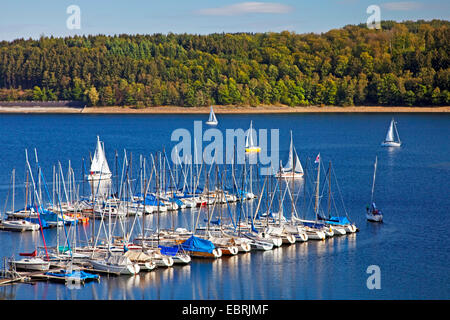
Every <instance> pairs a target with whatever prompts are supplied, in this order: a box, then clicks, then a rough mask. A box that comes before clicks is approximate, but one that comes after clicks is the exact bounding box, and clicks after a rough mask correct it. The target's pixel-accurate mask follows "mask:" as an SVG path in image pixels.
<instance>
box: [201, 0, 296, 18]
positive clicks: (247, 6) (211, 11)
mask: <svg viewBox="0 0 450 320" xmlns="http://www.w3.org/2000/svg"><path fill="white" fill-rule="evenodd" d="M292 10H293V9H292V7H290V6H287V5H284V4H280V3H270V2H242V3H236V4H232V5H229V6H224V7H219V8H208V9H202V10H199V11H197V13H199V14H202V15H211V16H234V15H240V14H246V13H287V12H289V11H292Z"/></svg>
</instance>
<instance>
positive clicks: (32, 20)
mask: <svg viewBox="0 0 450 320" xmlns="http://www.w3.org/2000/svg"><path fill="white" fill-rule="evenodd" d="M73 4H74V5H78V6H79V8H80V10H81V28H80V29H79V30H70V29H68V28H67V26H66V20H67V19H68V18H69V16H70V14H67V13H66V10H67V7H69V6H70V5H73ZM373 4H374V5H378V6H379V7H380V9H381V19H382V20H396V21H404V20H418V19H424V20H431V19H444V20H450V19H449V12H450V3H449V1H442V0H441V1H437V0H428V1H427V0H418V1H390V0H386V1H377V0H367V1H366V0H297V1H294V0H269V1H265V0H256V1H245V0H244V1H239V0H216V1H213V0H165V1H161V0H159V1H156V0H127V1H107V0H69V1H67V0H38V1H37V0H14V1H3V3H2V4H1V5H0V40H13V39H16V38H26V39H27V38H30V37H31V38H38V37H39V36H40V35H42V34H44V35H46V36H50V35H53V36H68V35H75V34H121V33H128V34H136V33H139V34H153V33H168V32H173V33H185V32H186V33H194V34H208V33H215V32H219V33H220V32H267V31H275V32H279V31H283V30H289V31H294V32H297V33H306V32H316V33H320V32H326V31H328V30H330V29H333V28H340V27H343V26H345V25H347V24H359V23H365V22H366V20H367V18H368V17H369V14H367V13H366V9H367V7H368V6H369V5H373Z"/></svg>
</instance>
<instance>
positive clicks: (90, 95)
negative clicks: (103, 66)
mask: <svg viewBox="0 0 450 320" xmlns="http://www.w3.org/2000/svg"><path fill="white" fill-rule="evenodd" d="M84 94H85V96H86V97H87V99H88V105H89V106H95V105H97V102H98V100H99V96H98V92H97V89H95V87H94V86H92V87H91V88H90V89H89V90H86V92H85V93H84Z"/></svg>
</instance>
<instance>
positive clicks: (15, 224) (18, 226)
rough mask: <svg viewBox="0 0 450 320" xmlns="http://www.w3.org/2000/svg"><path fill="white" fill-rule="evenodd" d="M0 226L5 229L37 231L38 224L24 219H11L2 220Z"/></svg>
mask: <svg viewBox="0 0 450 320" xmlns="http://www.w3.org/2000/svg"><path fill="white" fill-rule="evenodd" d="M0 228H1V229H3V230H7V231H18V232H23V231H37V230H39V229H40V226H39V225H38V224H36V223H32V222H29V221H26V220H12V221H3V222H1V223H0Z"/></svg>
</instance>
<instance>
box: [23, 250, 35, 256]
mask: <svg viewBox="0 0 450 320" xmlns="http://www.w3.org/2000/svg"><path fill="white" fill-rule="evenodd" d="M36 254H37V251H36V250H34V251H33V252H31V253H26V252H21V253H19V256H22V257H36Z"/></svg>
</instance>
